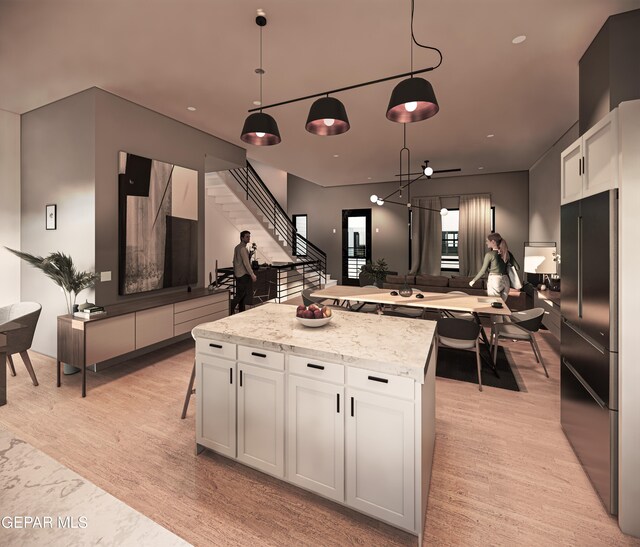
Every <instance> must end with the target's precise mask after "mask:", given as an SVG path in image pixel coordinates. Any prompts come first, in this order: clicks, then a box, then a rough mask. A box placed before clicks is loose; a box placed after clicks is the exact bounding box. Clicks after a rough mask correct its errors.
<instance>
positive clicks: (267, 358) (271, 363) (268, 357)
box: [238, 346, 284, 370]
mask: <svg viewBox="0 0 640 547" xmlns="http://www.w3.org/2000/svg"><path fill="white" fill-rule="evenodd" d="M238 361H242V362H243V363H250V364H253V365H258V366H261V367H266V368H272V369H273V370H284V353H280V352H278V351H270V350H266V349H262V348H251V347H248V346H238Z"/></svg>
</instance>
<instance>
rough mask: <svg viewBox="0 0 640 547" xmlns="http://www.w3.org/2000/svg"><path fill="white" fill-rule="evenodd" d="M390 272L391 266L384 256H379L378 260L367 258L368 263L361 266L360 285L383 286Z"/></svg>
mask: <svg viewBox="0 0 640 547" xmlns="http://www.w3.org/2000/svg"><path fill="white" fill-rule="evenodd" d="M388 273H389V266H388V265H387V262H386V261H385V259H384V258H379V259H378V260H377V261H376V262H371V261H370V260H367V263H366V264H363V265H362V266H360V275H359V276H358V277H359V279H360V285H376V286H377V287H380V288H382V284H383V283H384V281H385V279H386V277H387V274H388Z"/></svg>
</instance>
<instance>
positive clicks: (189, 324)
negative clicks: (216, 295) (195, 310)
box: [173, 310, 229, 336]
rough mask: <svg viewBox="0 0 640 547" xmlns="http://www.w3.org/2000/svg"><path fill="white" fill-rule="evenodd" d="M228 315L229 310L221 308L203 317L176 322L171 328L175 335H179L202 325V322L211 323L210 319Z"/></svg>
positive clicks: (222, 317)
mask: <svg viewBox="0 0 640 547" xmlns="http://www.w3.org/2000/svg"><path fill="white" fill-rule="evenodd" d="M228 315H229V310H223V311H219V312H217V313H212V314H211V315H205V316H204V317H197V318H196V319H192V320H191V321H185V322H184V323H179V324H177V325H176V326H175V327H174V328H173V331H174V334H175V336H179V335H180V334H184V333H186V332H191V330H193V328H194V327H197V326H198V325H202V323H211V321H217V320H218V319H224V318H225V317H227V316H228Z"/></svg>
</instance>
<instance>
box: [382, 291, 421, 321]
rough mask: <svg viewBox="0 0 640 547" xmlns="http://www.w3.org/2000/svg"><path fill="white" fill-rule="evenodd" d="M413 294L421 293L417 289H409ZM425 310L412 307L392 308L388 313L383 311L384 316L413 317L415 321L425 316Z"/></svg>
mask: <svg viewBox="0 0 640 547" xmlns="http://www.w3.org/2000/svg"><path fill="white" fill-rule="evenodd" d="M411 289H412V290H413V292H414V294H415V293H417V292H422V291H421V290H420V289H419V288H417V287H411ZM426 311H427V308H416V307H414V306H392V307H391V310H390V311H385V312H384V314H385V315H392V316H397V317H413V318H415V319H422V318H424V316H425V312H426Z"/></svg>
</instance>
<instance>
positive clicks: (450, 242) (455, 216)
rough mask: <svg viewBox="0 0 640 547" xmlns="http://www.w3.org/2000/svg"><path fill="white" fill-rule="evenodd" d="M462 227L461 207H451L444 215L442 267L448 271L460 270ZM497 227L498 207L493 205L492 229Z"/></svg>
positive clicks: (493, 230)
mask: <svg viewBox="0 0 640 547" xmlns="http://www.w3.org/2000/svg"><path fill="white" fill-rule="evenodd" d="M459 227H460V209H449V213H448V214H447V215H445V216H443V217H442V260H441V264H440V268H441V269H442V270H444V271H447V272H457V271H460V259H459V258H458V230H459ZM495 229H496V208H495V207H491V231H492V232H495Z"/></svg>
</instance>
